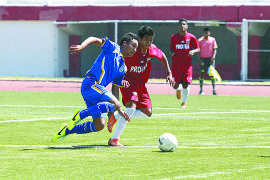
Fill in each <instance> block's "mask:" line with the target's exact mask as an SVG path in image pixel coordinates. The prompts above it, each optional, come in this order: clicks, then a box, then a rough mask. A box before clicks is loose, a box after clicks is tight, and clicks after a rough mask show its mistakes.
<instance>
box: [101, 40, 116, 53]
mask: <svg viewBox="0 0 270 180" xmlns="http://www.w3.org/2000/svg"><path fill="white" fill-rule="evenodd" d="M101 39H102V42H103V43H102V45H101V48H102V49H103V51H104V52H105V53H111V52H112V51H114V49H115V45H114V43H112V42H111V41H110V40H109V39H108V38H107V37H106V36H104V37H102V38H101Z"/></svg>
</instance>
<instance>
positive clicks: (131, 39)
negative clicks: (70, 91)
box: [52, 32, 138, 142]
mask: <svg viewBox="0 0 270 180" xmlns="http://www.w3.org/2000/svg"><path fill="white" fill-rule="evenodd" d="M91 44H95V45H97V46H100V47H101V48H102V52H101V53H100V55H99V56H98V58H97V59H96V61H95V62H94V64H93V66H92V68H91V69H90V70H89V71H88V72H87V73H86V75H85V79H84V80H83V82H82V85H81V94H82V96H83V98H84V101H85V103H86V106H87V109H84V110H76V111H75V113H74V116H73V118H72V119H71V120H70V121H69V123H68V124H63V125H62V126H61V129H60V130H59V131H58V132H57V133H56V134H55V135H54V136H53V139H52V141H53V142H54V141H56V140H58V139H61V138H64V137H65V136H66V135H69V134H74V133H76V134H85V133H90V132H97V131H100V130H102V129H103V128H104V126H105V123H106V113H107V112H114V111H118V112H119V114H120V115H121V116H122V117H124V118H125V119H126V120H127V121H130V118H129V116H128V115H127V114H126V113H125V112H124V111H123V110H122V109H121V103H120V102H119V101H118V99H117V98H116V97H115V96H114V95H113V94H112V93H111V92H110V91H108V90H107V89H106V88H105V87H106V86H107V85H108V84H109V83H111V82H112V83H113V84H114V85H116V86H119V87H127V86H129V83H128V82H127V81H125V80H123V78H124V76H125V73H126V70H127V68H126V66H125V61H124V59H125V57H131V56H132V55H133V54H134V53H135V52H136V50H137V47H138V37H137V35H136V34H134V33H131V32H129V33H127V34H125V35H124V36H123V37H122V39H121V42H120V46H119V45H118V44H116V43H114V42H112V41H110V40H109V39H108V38H107V37H103V38H97V37H89V38H87V39H86V40H85V41H84V42H83V43H82V44H81V45H73V46H71V47H70V53H71V54H76V53H79V52H80V51H81V50H83V49H84V48H86V47H87V46H89V45H91ZM88 116H92V118H93V121H87V122H84V123H82V124H79V122H80V121H81V120H83V119H85V118H86V117H88Z"/></svg>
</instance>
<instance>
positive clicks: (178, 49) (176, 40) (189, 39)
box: [170, 32, 199, 61]
mask: <svg viewBox="0 0 270 180" xmlns="http://www.w3.org/2000/svg"><path fill="white" fill-rule="evenodd" d="M198 48H199V46H198V41H197V39H196V37H195V36H194V35H193V34H191V33H188V32H187V34H186V35H184V36H180V34H179V33H177V34H174V35H172V37H171V46H170V50H171V51H173V52H174V53H175V54H174V55H173V56H172V61H188V60H190V61H191V60H192V57H191V56H189V55H188V53H189V51H191V50H193V49H198Z"/></svg>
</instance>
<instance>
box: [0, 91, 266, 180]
mask: <svg viewBox="0 0 270 180" xmlns="http://www.w3.org/2000/svg"><path fill="white" fill-rule="evenodd" d="M0 99H1V101H0V107H1V111H0V126H1V128H0V134H1V139H0V152H1V153H0V159H1V163H0V179H269V178H270V161H269V159H270V151H269V149H270V143H269V142H270V138H269V129H270V128H269V127H270V122H269V117H270V97H244V96H190V97H189V100H188V107H187V108H186V109H180V108H179V107H180V102H179V101H177V100H176V97H175V96H174V95H151V99H152V105H153V116H152V117H151V119H147V120H132V121H131V123H129V124H128V125H127V127H126V129H125V131H124V133H123V135H122V137H121V143H123V144H124V145H126V147H123V148H117V147H109V146H107V141H108V139H109V138H110V137H111V136H112V134H110V133H109V132H108V131H107V129H104V130H103V131H101V132H99V133H90V134H84V135H77V134H75V135H70V136H67V137H66V138H65V141H64V142H57V143H52V142H51V138H52V136H53V134H54V133H55V132H56V131H58V129H59V128H60V125H61V123H64V122H68V119H69V118H71V117H72V116H73V111H74V110H75V109H77V108H84V101H83V100H82V97H81V95H80V94H79V93H63V92H12V91H10V92H8V91H1V93H0ZM88 120H91V119H88ZM165 132H170V133H172V134H174V135H175V136H176V137H177V139H178V143H179V144H178V148H177V149H176V151H175V152H171V153H164V152H161V151H160V150H159V149H158V147H157V140H158V137H159V136H160V135H161V134H163V133H165Z"/></svg>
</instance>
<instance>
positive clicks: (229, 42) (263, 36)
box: [69, 20, 270, 80]
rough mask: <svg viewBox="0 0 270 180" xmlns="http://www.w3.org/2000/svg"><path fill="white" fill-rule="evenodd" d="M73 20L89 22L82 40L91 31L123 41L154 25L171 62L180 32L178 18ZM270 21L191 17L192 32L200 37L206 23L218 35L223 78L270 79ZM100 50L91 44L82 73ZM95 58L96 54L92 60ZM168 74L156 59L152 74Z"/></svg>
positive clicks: (218, 62) (218, 59) (196, 73)
mask: <svg viewBox="0 0 270 180" xmlns="http://www.w3.org/2000/svg"><path fill="white" fill-rule="evenodd" d="M69 23H73V24H82V25H84V27H86V25H87V28H85V30H84V31H83V33H82V34H81V40H82V41H83V40H84V39H85V38H87V37H88V36H89V35H93V36H97V37H101V36H104V35H106V36H108V37H109V38H110V39H111V40H114V41H116V42H120V39H121V37H122V36H123V35H124V34H125V33H126V32H134V33H137V32H138V29H139V28H140V27H141V26H142V25H148V26H151V27H152V28H153V29H154V31H155V38H154V44H155V45H157V47H159V48H160V49H161V50H162V51H163V52H164V53H165V55H166V56H167V58H168V60H169V63H170V64H171V59H170V58H169V57H170V56H169V53H170V38H171V36H172V35H173V34H175V33H178V32H179V31H178V29H177V25H178V21H176V20H168V21H150V20H149V21H139V20H138V21H134V20H129V21H128V20H126V21H125V20H121V21H119V20H115V21H95V22H93V21H90V22H69ZM252 23H253V24H252ZM256 23H257V24H256ZM260 23H262V24H263V25H262V24H260ZM269 24H270V22H269V21H267V22H266V21H265V22H264V21H263V22H261V21H260V22H259V21H256V22H254V21H247V20H244V21H243V22H220V21H188V25H189V28H188V32H190V33H192V34H194V35H195V36H196V37H197V39H199V38H200V37H202V36H203V29H204V27H208V28H209V29H210V32H211V36H213V37H215V38H216V41H217V44H218V49H217V56H216V69H217V70H218V72H219V73H220V75H221V77H222V79H223V80H249V79H252V80H261V79H270V70H269V68H270V50H269V49H270V41H269V40H270V39H269V38H270V27H269ZM262 30H264V31H262ZM253 31H255V32H253ZM258 32H260V33H258ZM99 52H100V51H98V50H97V49H95V48H91V49H89V51H84V52H83V53H82V56H81V57H82V59H81V72H82V76H83V74H84V72H86V71H87V69H88V68H89V56H91V57H96V56H98V54H99ZM94 59H95V58H92V61H93V60H94ZM90 65H91V63H90ZM164 77H165V69H164V68H163V65H162V63H161V62H159V61H158V60H156V59H153V60H152V70H151V74H150V78H164ZM198 77H199V62H198V59H197V56H193V79H198Z"/></svg>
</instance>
